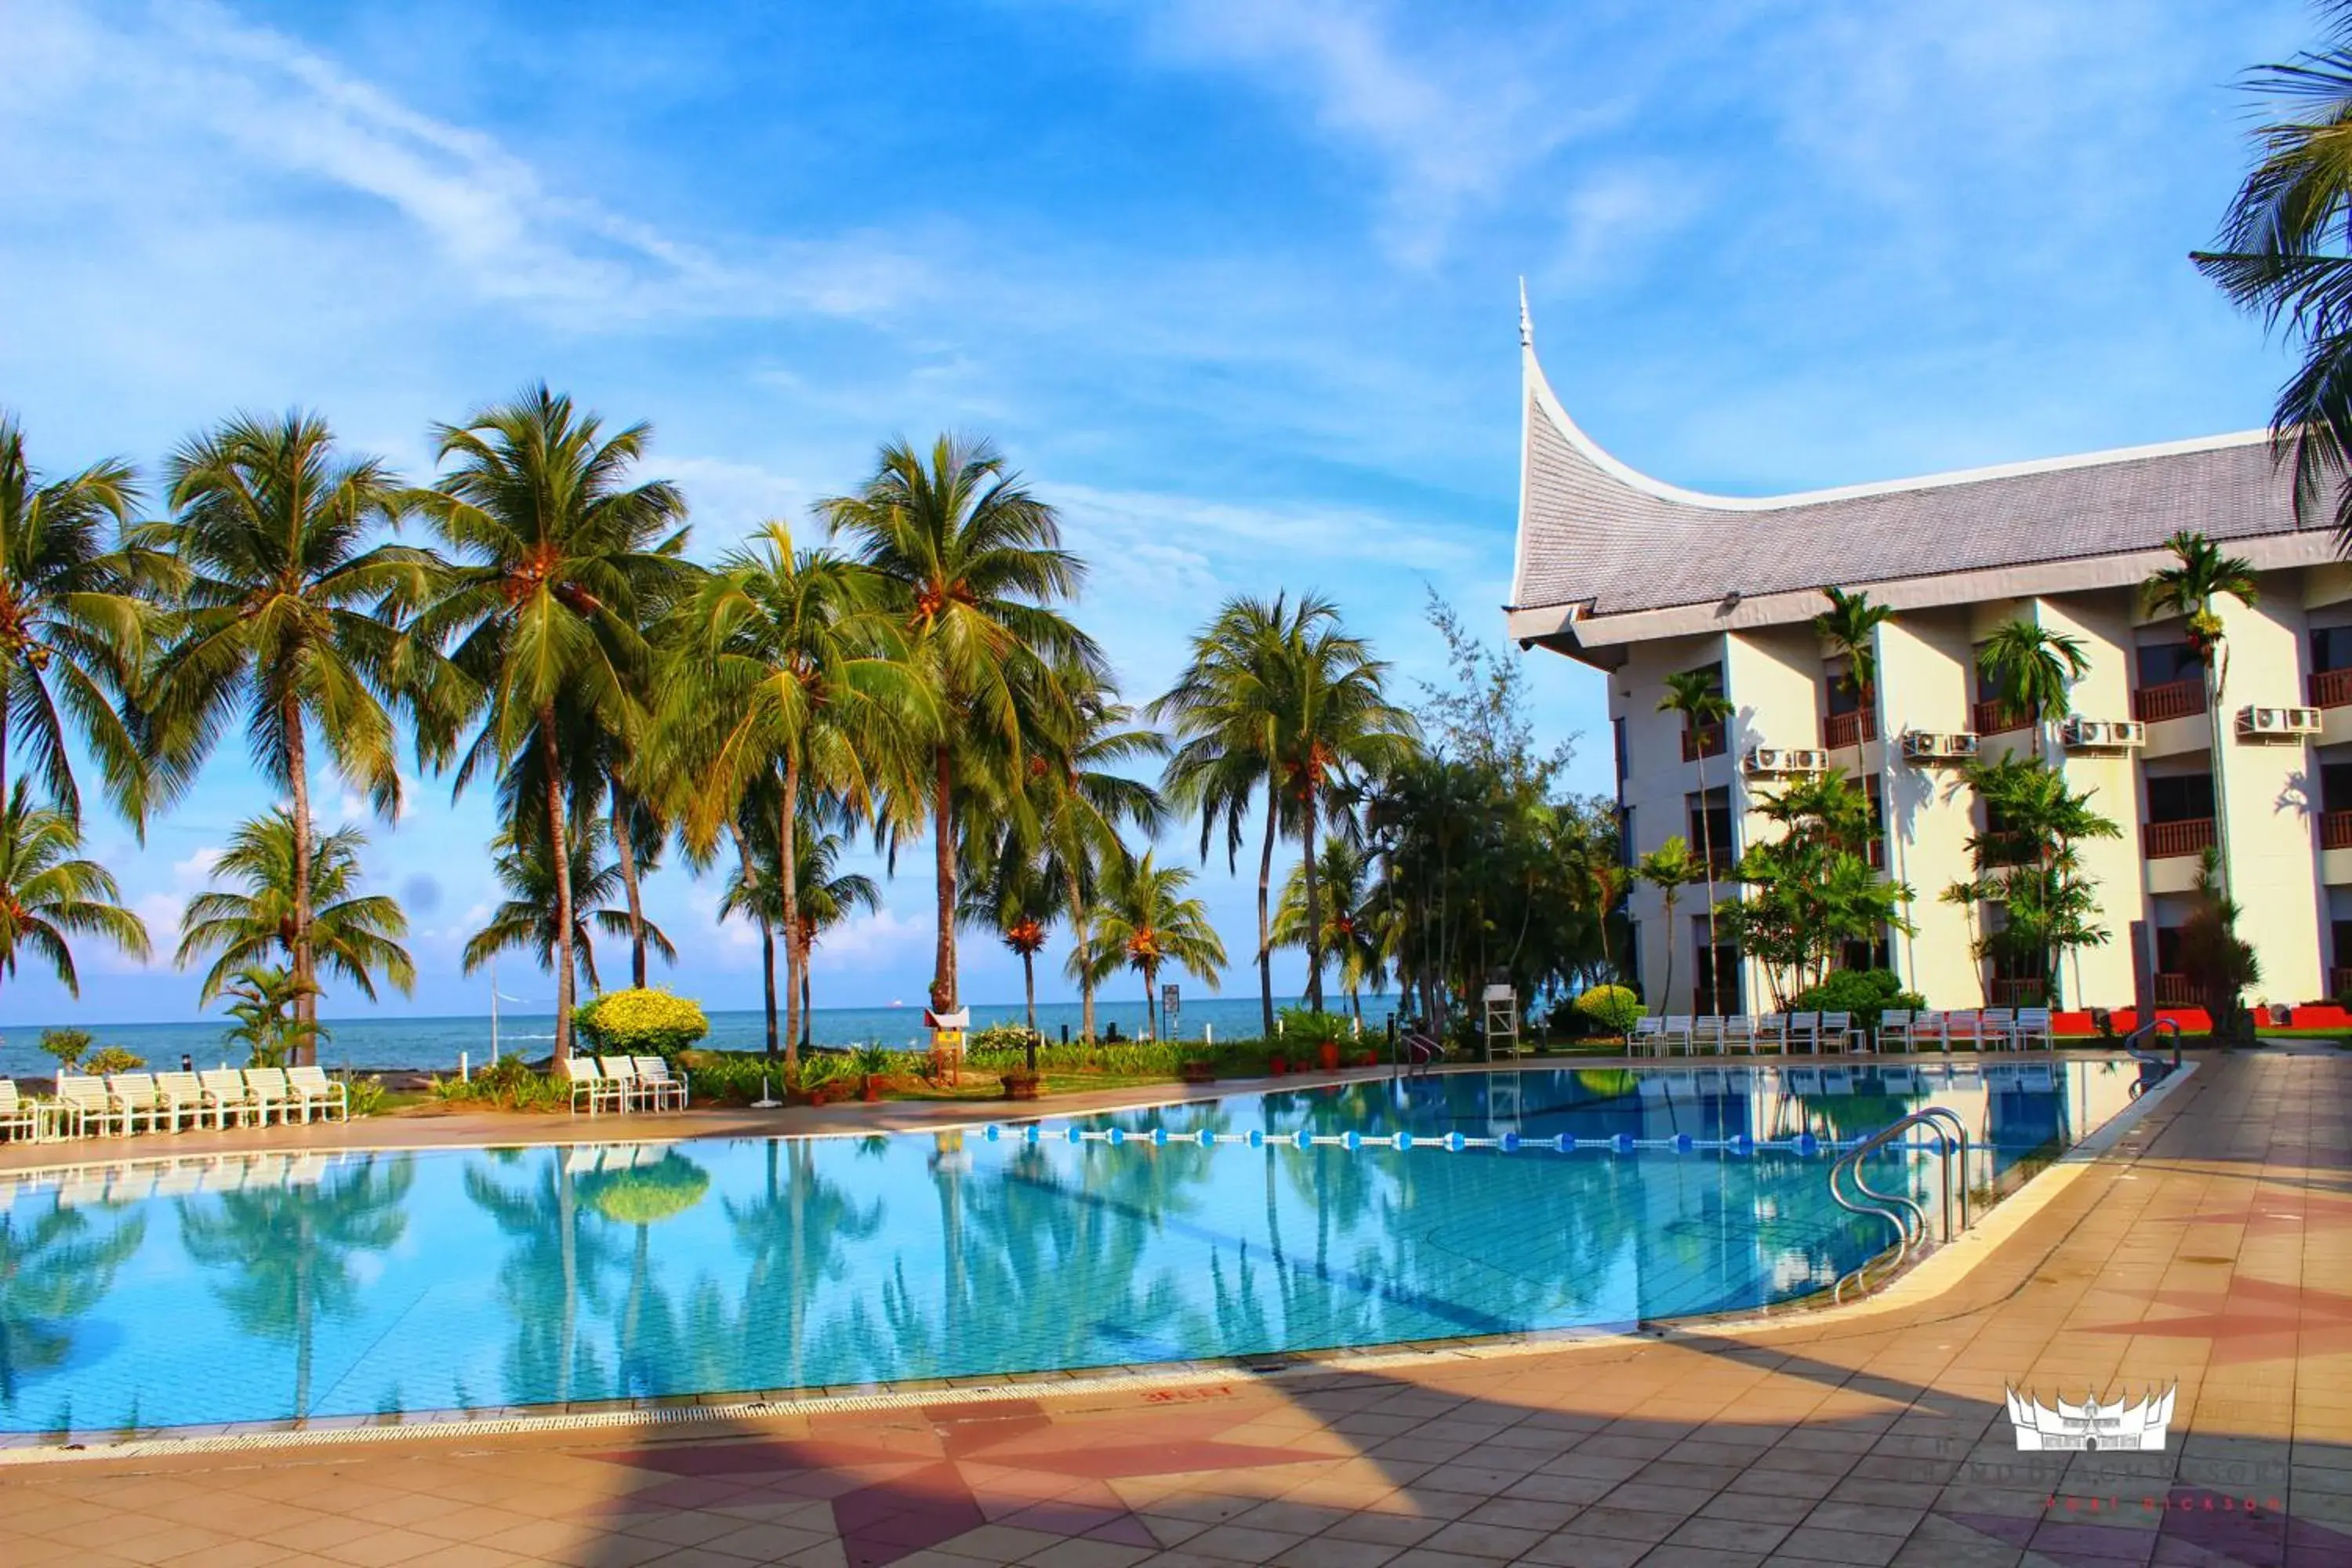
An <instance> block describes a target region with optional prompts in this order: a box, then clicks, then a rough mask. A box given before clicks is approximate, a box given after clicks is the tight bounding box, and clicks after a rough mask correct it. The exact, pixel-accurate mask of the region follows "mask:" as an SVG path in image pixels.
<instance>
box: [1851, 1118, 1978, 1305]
mask: <svg viewBox="0 0 2352 1568" xmlns="http://www.w3.org/2000/svg"><path fill="white" fill-rule="evenodd" d="M1912 1131H1926V1132H1927V1134H1928V1135H1929V1136H1930V1137H1931V1138H1933V1139H1934V1140H1935V1148H1936V1152H1937V1158H1938V1160H1939V1162H1940V1163H1941V1164H1942V1167H1943V1169H1942V1172H1941V1174H1942V1177H1943V1180H1942V1182H1941V1184H1940V1185H1941V1187H1942V1189H1943V1202H1942V1204H1941V1205H1940V1206H1941V1207H1942V1209H1943V1215H1942V1218H1943V1239H1944V1240H1946V1241H1950V1240H1951V1239H1952V1238H1953V1237H1956V1236H1958V1235H1959V1233H1960V1232H1961V1231H1963V1230H1966V1229H1967V1228H1968V1227H1969V1130H1968V1127H1967V1124H1966V1123H1964V1122H1962V1121H1960V1119H1959V1117H1958V1115H1957V1114H1956V1113H1954V1112H1953V1111H1950V1110H1946V1109H1945V1108H1944V1107H1942V1106H1940V1105H1931V1106H1928V1107H1927V1108H1926V1109H1924V1110H1915V1111H1913V1112H1911V1113H1910V1114H1909V1115H1907V1116H1905V1117H1902V1118H1901V1119H1899V1120H1897V1121H1891V1122H1889V1123H1888V1124H1887V1125H1885V1127H1882V1128H1880V1129H1879V1130H1878V1131H1875V1132H1874V1133H1872V1134H1871V1135H1870V1136H1869V1137H1867V1138H1865V1139H1864V1140H1863V1141H1862V1142H1859V1143H1857V1144H1855V1145H1854V1146H1853V1148H1851V1149H1849V1150H1847V1151H1846V1152H1844V1153H1843V1154H1841V1155H1839V1156H1838V1157H1837V1159H1836V1161H1835V1162H1834V1163H1832V1165H1831V1166H1830V1196H1831V1198H1832V1199H1833V1200H1835V1202H1836V1204H1837V1205H1838V1207H1840V1208H1842V1209H1843V1210H1845V1211H1846V1212H1847V1213H1848V1214H1863V1215H1877V1216H1878V1217H1879V1218H1881V1219H1883V1220H1885V1222H1886V1223H1887V1224H1889V1225H1891V1226H1894V1227H1895V1240H1894V1242H1893V1243H1892V1244H1891V1245H1890V1246H1889V1247H1887V1248H1886V1250H1885V1252H1882V1253H1880V1254H1878V1255H1877V1256H1876V1257H1874V1258H1868V1259H1866V1260H1864V1263H1863V1264H1862V1265H1861V1266H1860V1267H1859V1268H1855V1269H1854V1270H1853V1272H1852V1273H1850V1274H1848V1275H1846V1276H1845V1277H1844V1278H1843V1279H1840V1280H1839V1281H1838V1282H1837V1286H1836V1288H1835V1289H1832V1291H1831V1292H1830V1300H1832V1302H1841V1301H1843V1300H1845V1291H1846V1287H1847V1286H1849V1285H1853V1286H1855V1287H1858V1289H1859V1290H1860V1291H1861V1292H1862V1293H1864V1294H1867V1293H1868V1291H1869V1289H1870V1274H1871V1271H1872V1270H1873V1269H1875V1268H1879V1267H1880V1266H1881V1265H1882V1264H1884V1265H1885V1270H1884V1273H1893V1272H1894V1271H1895V1269H1898V1268H1902V1267H1903V1265H1904V1264H1905V1263H1906V1262H1908V1261H1909V1260H1910V1258H1911V1254H1912V1251H1913V1249H1915V1248H1916V1247H1923V1246H1925V1245H1927V1206H1926V1205H1923V1204H1921V1203H1920V1202H1919V1201H1918V1200H1917V1199H1916V1198H1914V1197H1912V1196H1911V1195H1910V1194H1908V1193H1887V1192H1881V1191H1879V1190H1878V1189H1877V1188H1876V1187H1874V1186H1872V1185H1871V1184H1870V1183H1869V1182H1868V1181H1867V1180H1866V1179H1865V1178H1864V1175H1863V1173H1862V1162H1863V1159H1864V1156H1866V1155H1868V1154H1871V1153H1873V1152H1875V1151H1877V1150H1879V1149H1883V1148H1885V1146H1886V1145H1887V1144H1889V1143H1892V1142H1895V1140H1896V1139H1898V1138H1904V1137H1906V1135H1907V1134H1909V1133H1910V1132H1912ZM1841 1178H1843V1180H1844V1181H1845V1182H1847V1183H1850V1184H1852V1186H1853V1196H1851V1197H1849V1196H1848V1195H1847V1194H1846V1192H1845V1190H1844V1188H1843V1186H1841V1185H1840V1179H1841ZM1955 1215H1957V1216H1958V1225H1957V1226H1956V1225H1955V1224H1954V1223H1953V1220H1954V1216H1955ZM1883 1277H1884V1274H1882V1278H1883Z"/></svg>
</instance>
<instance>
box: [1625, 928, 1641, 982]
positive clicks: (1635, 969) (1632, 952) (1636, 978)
mask: <svg viewBox="0 0 2352 1568" xmlns="http://www.w3.org/2000/svg"><path fill="white" fill-rule="evenodd" d="M1625 975H1626V979H1627V980H1628V982H1630V983H1631V984H1632V985H1633V989H1634V991H1635V992H1636V993H1639V992H1641V991H1642V922H1641V921H1626V922H1625Z"/></svg>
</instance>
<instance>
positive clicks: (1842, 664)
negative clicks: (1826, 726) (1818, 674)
mask: <svg viewBox="0 0 2352 1568" xmlns="http://www.w3.org/2000/svg"><path fill="white" fill-rule="evenodd" d="M1822 679H1825V680H1827V681H1828V682H1829V689H1830V706H1829V714H1830V717H1831V718H1832V719H1834V718H1836V717H1837V716H1838V715H1839V714H1841V713H1853V712H1857V711H1859V710H1861V708H1862V693H1861V692H1859V691H1857V690H1855V689H1854V685H1853V661H1852V660H1850V659H1843V658H1839V659H1832V660H1831V661H1830V662H1829V664H1827V665H1826V666H1824V667H1823V668H1822Z"/></svg>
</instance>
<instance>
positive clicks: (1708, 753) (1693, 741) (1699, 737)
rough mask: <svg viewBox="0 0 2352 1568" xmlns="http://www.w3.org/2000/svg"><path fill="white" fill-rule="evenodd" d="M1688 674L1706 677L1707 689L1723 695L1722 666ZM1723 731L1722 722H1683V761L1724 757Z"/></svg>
mask: <svg viewBox="0 0 2352 1568" xmlns="http://www.w3.org/2000/svg"><path fill="white" fill-rule="evenodd" d="M1687 673H1689V674H1692V675H1700V676H1705V677H1706V685H1707V689H1708V690H1710V691H1712V692H1714V693H1715V694H1716V695H1717V696H1718V697H1720V696H1722V695H1723V666H1722V665H1721V664H1709V665H1703V666H1701V667H1700V668H1697V669H1694V670H1690V671H1688V672H1687ZM1723 731H1724V726H1723V725H1722V724H1721V723H1720V722H1717V723H1714V724H1699V725H1694V724H1692V723H1691V722H1690V721H1688V720H1687V719H1685V721H1683V761H1685V762H1686V763H1695V762H1696V761H1698V760H1699V759H1700V758H1701V757H1719V756H1721V755H1723V751H1724V733H1723Z"/></svg>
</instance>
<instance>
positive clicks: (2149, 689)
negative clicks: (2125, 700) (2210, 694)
mask: <svg viewBox="0 0 2352 1568" xmlns="http://www.w3.org/2000/svg"><path fill="white" fill-rule="evenodd" d="M2204 711H2205V679H2204V677H2202V676H2199V677H2198V678H2197V679H2193V680H2168V681H2166V682H2165V683H2164V684H2163V685H2161V686H2143V687H2141V688H2140V689H2138V690H2137V691H2134V692H2133V693H2132V717H2133V718H2135V719H2137V720H2138V721H2140V722H2141V723H2143V724H2154V723H2158V722H2160V721H2163V720H2166V719H2192V718H2194V717H2196V716H2197V715H2198V714H2200V713H2202V712H2204Z"/></svg>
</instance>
